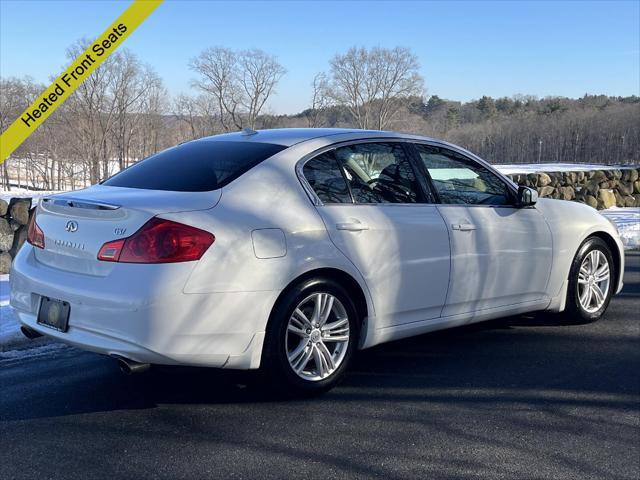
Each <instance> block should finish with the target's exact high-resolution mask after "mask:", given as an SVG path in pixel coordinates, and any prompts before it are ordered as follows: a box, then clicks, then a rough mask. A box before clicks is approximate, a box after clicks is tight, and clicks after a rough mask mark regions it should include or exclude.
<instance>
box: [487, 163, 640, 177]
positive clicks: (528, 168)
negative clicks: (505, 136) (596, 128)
mask: <svg viewBox="0 0 640 480" xmlns="http://www.w3.org/2000/svg"><path fill="white" fill-rule="evenodd" d="M493 166H494V167H495V168H497V169H498V170H499V171H500V172H502V173H503V174H505V175H509V174H518V173H536V172H587V171H590V170H617V169H621V170H622V169H625V168H638V165H597V164H589V163H525V164H515V165H509V164H494V165H493Z"/></svg>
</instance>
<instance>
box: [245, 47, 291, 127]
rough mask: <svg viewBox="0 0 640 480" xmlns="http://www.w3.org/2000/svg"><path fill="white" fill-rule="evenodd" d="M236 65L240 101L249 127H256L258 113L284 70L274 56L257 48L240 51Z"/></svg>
mask: <svg viewBox="0 0 640 480" xmlns="http://www.w3.org/2000/svg"><path fill="white" fill-rule="evenodd" d="M238 65H239V69H240V72H239V78H240V84H241V85H242V95H241V96H240V103H241V104H242V106H243V107H244V110H245V111H246V115H247V118H248V123H249V128H256V120H257V118H258V115H260V112H261V111H262V108H263V107H264V104H265V103H266V102H267V100H268V99H269V97H270V96H271V94H272V93H273V89H274V87H275V86H276V84H277V83H278V82H279V81H280V79H281V78H282V76H283V75H284V74H285V73H286V70H285V69H284V67H283V66H282V65H280V64H279V63H278V61H277V60H276V59H275V57H272V56H271V55H267V54H266V53H265V52H263V51H262V50H257V49H253V50H247V51H244V52H241V54H240V55H239V64H238Z"/></svg>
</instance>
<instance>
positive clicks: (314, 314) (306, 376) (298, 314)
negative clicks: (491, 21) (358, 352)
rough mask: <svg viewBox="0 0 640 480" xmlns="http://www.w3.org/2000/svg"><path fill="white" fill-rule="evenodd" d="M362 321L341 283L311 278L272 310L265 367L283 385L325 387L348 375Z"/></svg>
mask: <svg viewBox="0 0 640 480" xmlns="http://www.w3.org/2000/svg"><path fill="white" fill-rule="evenodd" d="M358 327H359V320H358V318H357V313H356V309H355V307H354V305H353V302H352V301H351V299H350V298H349V295H348V293H347V292H346V290H345V289H344V288H343V287H342V286H340V285H339V284H338V283H336V282H334V281H333V280H330V279H321V278H317V279H310V280H307V281H305V282H303V283H301V284H300V285H298V286H296V287H294V288H293V289H292V290H291V291H289V292H288V293H287V294H286V295H285V296H284V298H283V299H282V300H281V301H280V302H279V303H278V306H277V307H276V309H275V310H274V312H273V315H272V318H271V322H270V324H269V328H268V331H267V337H266V339H265V347H264V355H263V367H262V368H263V370H264V371H265V373H266V375H267V377H268V378H269V379H270V381H271V382H272V385H275V386H277V387H279V389H280V390H285V391H289V392H295V393H322V392H325V391H327V390H329V389H330V388H332V387H334V386H335V385H336V384H337V383H338V382H339V381H340V380H341V378H342V376H343V375H344V372H345V370H346V368H347V365H348V364H349V361H350V359H351V356H352V355H353V351H354V349H355V347H356V343H357V339H358V333H359V328H358Z"/></svg>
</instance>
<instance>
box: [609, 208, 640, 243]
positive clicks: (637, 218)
mask: <svg viewBox="0 0 640 480" xmlns="http://www.w3.org/2000/svg"><path fill="white" fill-rule="evenodd" d="M600 213H601V214H602V215H604V216H605V217H607V218H608V219H609V220H611V221H612V222H613V223H615V224H616V227H617V228H618V233H620V238H621V239H622V243H624V247H625V248H627V249H631V248H640V208H638V207H625V208H618V207H611V208H608V209H606V210H601V211H600Z"/></svg>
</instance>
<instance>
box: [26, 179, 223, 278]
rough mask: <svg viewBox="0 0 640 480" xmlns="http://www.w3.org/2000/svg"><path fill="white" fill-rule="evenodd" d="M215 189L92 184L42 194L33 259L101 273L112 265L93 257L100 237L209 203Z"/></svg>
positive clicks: (116, 236)
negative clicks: (40, 242) (39, 238)
mask: <svg viewBox="0 0 640 480" xmlns="http://www.w3.org/2000/svg"><path fill="white" fill-rule="evenodd" d="M220 197H221V190H215V191H211V192H173V191H164V190H143V189H135V188H123V187H108V186H104V185H96V186H93V187H90V188H88V189H86V190H81V191H77V192H70V193H65V194H58V195H53V196H50V197H46V198H43V199H42V200H41V201H40V205H39V208H38V211H37V223H38V226H39V227H40V228H41V229H42V231H43V232H44V236H45V248H44V249H40V248H36V249H35V254H36V259H37V260H38V261H40V262H42V263H44V264H46V265H48V266H51V267H54V268H57V269H60V270H66V271H71V272H75V273H81V274H87V275H96V276H105V275H108V273H109V272H110V271H111V269H113V268H114V264H113V263H110V262H102V261H99V260H98V259H97V255H98V252H99V250H100V247H102V245H104V244H105V243H106V242H109V241H111V240H117V239H119V238H124V237H128V236H130V235H132V234H133V233H134V232H136V231H137V230H138V229H139V228H140V227H142V226H143V225H144V224H145V223H146V222H147V221H148V220H149V219H151V218H153V217H155V216H157V215H162V214H166V213H177V212H185V211H192V210H206V209H209V208H212V207H214V206H215V205H216V204H217V203H218V201H219V200H220Z"/></svg>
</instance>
